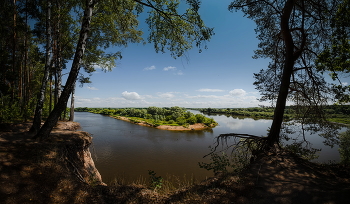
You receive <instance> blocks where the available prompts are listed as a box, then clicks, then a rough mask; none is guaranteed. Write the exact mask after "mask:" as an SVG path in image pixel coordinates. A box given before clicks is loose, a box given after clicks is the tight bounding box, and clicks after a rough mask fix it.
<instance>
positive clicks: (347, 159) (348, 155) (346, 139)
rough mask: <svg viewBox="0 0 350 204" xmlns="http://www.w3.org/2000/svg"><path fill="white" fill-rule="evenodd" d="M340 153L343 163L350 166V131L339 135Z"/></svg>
mask: <svg viewBox="0 0 350 204" xmlns="http://www.w3.org/2000/svg"><path fill="white" fill-rule="evenodd" d="M339 139H340V144H339V153H340V160H341V163H343V164H346V165H350V129H348V130H347V131H345V132H342V133H340V134H339Z"/></svg>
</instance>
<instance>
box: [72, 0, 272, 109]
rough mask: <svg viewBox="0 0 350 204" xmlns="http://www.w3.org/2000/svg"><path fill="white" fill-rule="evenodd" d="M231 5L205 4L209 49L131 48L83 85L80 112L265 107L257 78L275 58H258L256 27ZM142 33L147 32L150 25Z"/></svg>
mask: <svg viewBox="0 0 350 204" xmlns="http://www.w3.org/2000/svg"><path fill="white" fill-rule="evenodd" d="M230 2H231V1H230V0H220V1H212V0H203V1H202V5H201V8H200V14H201V17H202V18H203V20H204V22H205V24H206V25H207V26H208V27H213V28H214V32H215V35H214V36H212V39H211V40H210V42H208V43H207V46H208V49H207V50H203V51H202V52H201V53H199V50H198V48H196V47H194V48H193V49H192V50H190V51H189V52H187V53H186V55H185V56H184V57H180V58H177V59H173V58H172V57H171V56H170V53H169V52H166V53H156V52H155V50H154V48H153V45H152V44H146V45H143V44H129V45H128V47H126V48H124V47H115V48H112V49H110V51H115V52H116V51H121V52H122V56H123V58H122V59H121V60H118V61H117V67H115V68H114V69H113V70H112V71H111V72H104V71H102V70H101V69H97V71H96V72H95V73H93V75H92V76H91V77H90V80H91V81H92V83H91V84H85V85H84V86H83V87H82V88H81V87H79V86H77V89H76V93H75V107H115V108H123V107H149V106H157V107H171V106H180V107H186V108H208V107H211V108H244V107H257V106H258V105H269V104H268V103H267V102H264V103H263V102H259V101H258V98H259V97H260V95H259V92H258V91H257V90H256V89H255V86H254V85H253V83H254V78H253V73H257V72H259V70H261V69H265V68H266V67H267V65H268V62H269V59H253V58H252V56H253V55H254V50H256V49H257V48H258V47H257V45H258V43H259V41H258V40H257V39H256V34H255V31H254V29H255V27H256V26H255V23H254V22H253V21H252V20H250V19H248V18H246V17H244V16H243V13H241V12H230V11H228V9H227V8H228V5H229V3H230ZM140 24H141V28H142V29H144V31H145V32H147V27H146V24H145V23H144V22H142V21H141V22H140Z"/></svg>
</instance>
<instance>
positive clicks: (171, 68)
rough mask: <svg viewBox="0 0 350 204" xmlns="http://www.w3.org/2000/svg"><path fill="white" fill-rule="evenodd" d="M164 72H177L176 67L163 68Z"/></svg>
mask: <svg viewBox="0 0 350 204" xmlns="http://www.w3.org/2000/svg"><path fill="white" fill-rule="evenodd" d="M163 70H164V71H169V70H176V67H172V66H168V67H164V68H163Z"/></svg>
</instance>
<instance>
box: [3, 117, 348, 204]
mask: <svg viewBox="0 0 350 204" xmlns="http://www.w3.org/2000/svg"><path fill="white" fill-rule="evenodd" d="M30 125H31V124H29V123H26V124H0V203H6V204H7V203H11V204H12V203H49V204H50V203H159V204H163V203H181V204H182V203H189V204H190V203H208V204H209V203H286V204H287V203H349V202H350V198H349V196H348V195H349V193H350V173H349V172H350V171H349V167H346V166H341V165H321V164H315V163H311V162H308V161H306V160H303V159H300V158H298V157H296V156H295V155H293V154H291V153H288V152H286V151H279V152H277V153H274V154H268V155H261V157H259V158H258V159H256V160H255V161H253V162H252V163H251V164H250V165H249V166H248V167H247V168H246V169H244V170H243V171H242V172H241V173H240V174H237V173H236V174H221V175H217V176H216V177H212V178H209V179H207V180H205V181H203V182H201V183H199V184H196V185H189V186H183V187H182V188H180V189H177V190H174V191H172V192H168V193H167V194H161V193H160V192H161V190H159V192H155V191H152V190H149V189H148V187H147V185H146V184H145V185H135V184H130V185H118V184H115V185H110V186H105V185H104V184H103V183H102V182H101V180H100V177H99V176H97V175H96V174H97V172H96V171H97V170H96V168H95V167H94V165H93V164H92V163H91V161H92V159H91V155H90V154H88V151H87V150H88V146H89V145H91V141H92V140H91V139H92V138H91V137H90V136H89V134H88V133H86V132H81V131H74V130H75V129H76V128H78V127H79V126H78V125H79V124H77V123H65V122H63V123H59V125H58V126H57V127H56V128H55V129H54V131H53V132H52V135H51V137H50V139H49V140H47V141H44V142H37V141H33V140H31V139H30V138H31V137H32V135H30V134H28V133H27V131H28V130H29V127H30ZM84 152H85V153H84ZM90 159H91V161H89V160H90ZM92 162H93V161H92ZM135 162H136V161H135ZM85 164H90V165H85ZM94 170H96V171H95V173H91V172H94Z"/></svg>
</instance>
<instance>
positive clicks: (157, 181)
mask: <svg viewBox="0 0 350 204" xmlns="http://www.w3.org/2000/svg"><path fill="white" fill-rule="evenodd" d="M148 175H149V179H150V187H151V188H152V189H153V190H154V191H157V190H158V189H161V188H162V186H163V178H162V177H161V176H157V174H156V172H154V171H152V170H148Z"/></svg>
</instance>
